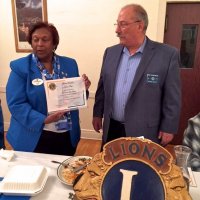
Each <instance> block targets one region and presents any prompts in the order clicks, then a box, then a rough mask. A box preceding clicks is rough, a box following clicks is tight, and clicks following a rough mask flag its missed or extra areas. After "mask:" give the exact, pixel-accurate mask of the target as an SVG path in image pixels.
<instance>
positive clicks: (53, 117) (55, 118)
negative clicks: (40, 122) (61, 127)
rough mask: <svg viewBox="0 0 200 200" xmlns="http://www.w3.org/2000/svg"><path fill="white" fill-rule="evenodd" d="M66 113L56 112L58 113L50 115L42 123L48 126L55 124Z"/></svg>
mask: <svg viewBox="0 0 200 200" xmlns="http://www.w3.org/2000/svg"><path fill="white" fill-rule="evenodd" d="M66 112H67V111H58V112H55V113H52V114H50V115H48V116H47V118H46V119H45V120H44V123H45V124H50V123H52V122H57V121H58V120H60V119H61V118H62V117H63V115H64V114H65V113H66Z"/></svg>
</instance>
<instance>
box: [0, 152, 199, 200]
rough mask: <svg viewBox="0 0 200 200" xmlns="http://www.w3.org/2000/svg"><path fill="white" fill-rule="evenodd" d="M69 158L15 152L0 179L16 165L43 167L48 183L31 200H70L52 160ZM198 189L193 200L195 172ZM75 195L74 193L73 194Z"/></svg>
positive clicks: (1, 168) (2, 164)
mask: <svg viewBox="0 0 200 200" xmlns="http://www.w3.org/2000/svg"><path fill="white" fill-rule="evenodd" d="M67 158H69V157H68V156H59V155H50V154H39V153H27V152H17V151H16V152H15V156H14V158H13V159H12V160H11V161H9V162H5V161H3V160H1V158H0V177H4V176H5V174H6V170H8V169H9V168H11V167H12V166H14V165H18V164H20V165H23V164H26V165H27V164H28V165H29V164H30V165H43V166H46V167H49V168H50V169H51V171H50V174H49V177H48V180H47V183H46V185H45V187H44V189H43V191H42V192H41V193H39V194H38V195H36V196H34V197H31V200H44V199H45V200H55V199H68V197H69V193H70V192H73V189H72V187H71V186H67V185H64V184H63V183H61V182H60V180H59V179H58V177H57V167H58V165H59V164H55V163H52V162H51V161H52V160H57V161H60V162H62V161H64V160H65V159H67ZM193 174H194V177H195V180H196V183H197V187H190V194H191V196H192V199H193V200H200V172H193ZM73 193H74V192H73Z"/></svg>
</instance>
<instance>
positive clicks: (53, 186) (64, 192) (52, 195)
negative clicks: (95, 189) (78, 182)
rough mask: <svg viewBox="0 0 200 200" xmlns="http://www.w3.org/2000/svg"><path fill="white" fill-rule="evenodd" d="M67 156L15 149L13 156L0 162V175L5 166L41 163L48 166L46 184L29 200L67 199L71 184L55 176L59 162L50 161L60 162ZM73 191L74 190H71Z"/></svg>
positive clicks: (3, 173) (3, 174)
mask: <svg viewBox="0 0 200 200" xmlns="http://www.w3.org/2000/svg"><path fill="white" fill-rule="evenodd" d="M67 158H69V157H67V156H60V155H50V154H39V153H27V152H17V151H15V156H14V158H13V159H12V160H11V161H9V162H7V165H6V164H5V162H4V165H3V164H2V163H3V162H0V177H3V176H5V173H6V168H7V169H9V168H11V167H12V166H14V165H18V164H20V165H23V164H25V165H29V164H30V165H43V166H46V167H49V168H50V174H49V177H48V179H47V182H46V185H45V187H44V189H43V191H42V192H41V193H39V194H37V195H36V196H33V197H31V200H44V199H45V200H55V199H58V200H59V199H66V200H67V199H68V196H69V193H70V192H73V189H72V187H71V186H67V185H65V184H63V183H61V182H60V180H59V179H58V177H57V167H58V165H59V164H55V163H52V162H51V161H52V160H57V161H60V162H62V161H63V160H65V159H67ZM73 193H74V192H73Z"/></svg>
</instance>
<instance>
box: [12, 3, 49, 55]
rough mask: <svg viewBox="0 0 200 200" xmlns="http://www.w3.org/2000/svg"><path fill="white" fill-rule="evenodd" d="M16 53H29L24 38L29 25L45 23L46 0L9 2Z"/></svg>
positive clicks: (28, 47) (28, 46)
mask: <svg viewBox="0 0 200 200" xmlns="http://www.w3.org/2000/svg"><path fill="white" fill-rule="evenodd" d="M11 2H12V12H13V25H14V34H15V47H16V52H31V51H32V48H31V46H30V44H29V43H28V42H27V40H26V37H27V34H28V31H29V28H30V27H31V25H33V24H34V23H36V22H38V21H47V0H11Z"/></svg>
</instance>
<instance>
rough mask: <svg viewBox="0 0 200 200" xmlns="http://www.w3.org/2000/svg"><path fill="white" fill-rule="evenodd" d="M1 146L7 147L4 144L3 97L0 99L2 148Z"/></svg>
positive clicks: (0, 138)
mask: <svg viewBox="0 0 200 200" xmlns="http://www.w3.org/2000/svg"><path fill="white" fill-rule="evenodd" d="M1 148H5V145H4V126H3V113H2V108H1V99H0V149H1Z"/></svg>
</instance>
